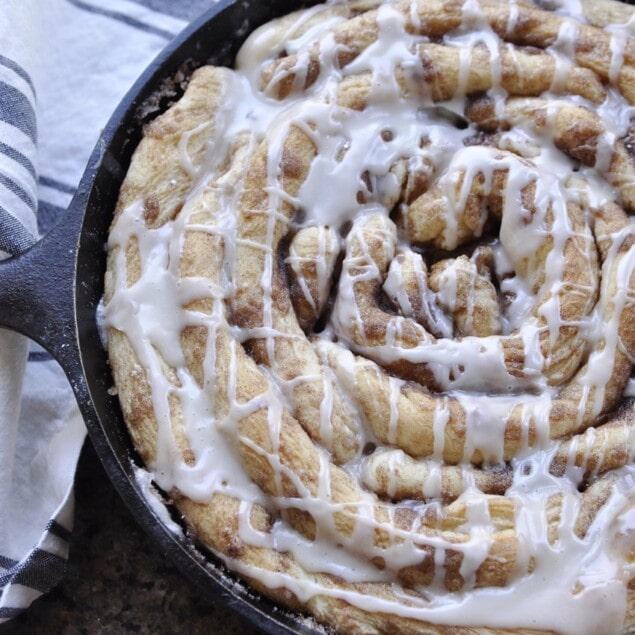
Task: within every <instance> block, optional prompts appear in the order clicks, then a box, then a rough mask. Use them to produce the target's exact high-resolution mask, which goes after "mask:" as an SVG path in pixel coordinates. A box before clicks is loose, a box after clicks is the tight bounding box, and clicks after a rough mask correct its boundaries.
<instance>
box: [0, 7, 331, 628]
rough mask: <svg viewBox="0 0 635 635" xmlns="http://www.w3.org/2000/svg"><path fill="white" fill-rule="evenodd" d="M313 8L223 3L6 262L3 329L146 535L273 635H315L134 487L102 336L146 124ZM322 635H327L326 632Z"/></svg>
mask: <svg viewBox="0 0 635 635" xmlns="http://www.w3.org/2000/svg"><path fill="white" fill-rule="evenodd" d="M315 3H316V0H310V1H309V2H304V3H303V2H301V0H221V1H220V2H219V3H218V4H217V5H215V6H214V7H213V8H212V9H211V10H210V11H208V12H207V13H206V14H204V15H203V16H202V17H201V18H199V19H198V20H197V21H195V22H193V23H192V24H191V25H190V26H189V27H188V28H186V29H185V31H183V33H181V35H179V36H178V37H177V38H176V39H175V40H174V41H173V42H172V43H171V44H170V45H168V46H167V47H166V48H165V49H164V50H163V52H162V53H161V54H160V55H159V56H158V57H157V58H156V60H155V61H154V62H153V63H152V64H151V65H150V66H149V67H148V68H147V69H146V70H145V72H144V73H143V75H142V76H141V77H140V78H139V80H138V81H137V82H136V83H135V85H134V86H133V87H132V89H131V90H130V91H129V92H128V94H127V95H126V97H125V98H124V99H123V101H122V102H121V104H120V105H119V107H118V108H117V110H116V111H115V112H114V114H113V116H112V117H111V119H110V121H109V122H108V124H107V125H106V127H105V129H104V131H103V134H102V135H101V137H100V139H99V141H98V143H97V145H96V147H95V149H94V151H93V153H92V156H91V158H90V160H89V163H88V166H87V168H86V171H85V172H84V175H83V177H82V180H81V182H80V185H79V187H78V189H77V193H76V194H75V197H74V198H73V200H72V202H71V204H70V206H69V209H68V211H67V213H66V215H65V217H64V218H63V220H62V221H61V222H60V223H59V224H58V225H57V226H56V227H54V228H53V229H52V230H51V232H50V233H49V234H47V235H46V236H45V237H44V238H43V239H42V240H41V241H40V242H39V243H37V244H36V245H35V246H34V247H32V248H31V249H30V250H28V251H27V252H25V253H24V254H21V255H20V256H18V257H16V258H12V259H10V260H6V261H3V262H2V263H0V327H6V328H9V329H11V330H14V331H18V332H20V333H23V334H24V335H27V336H29V337H30V338H32V339H33V340H35V341H36V342H38V343H39V344H41V345H42V346H43V347H44V348H45V349H46V350H48V351H49V352H50V353H51V354H52V355H53V356H54V357H55V358H56V359H57V361H58V362H59V363H60V365H61V366H62V368H63V369H64V371H65V372H66V374H67V376H68V378H69V380H70V383H71V386H72V388H73V391H74V393H75V396H76V398H77V402H78V404H79V408H80V410H81V412H82V415H83V417H84V420H85V422H86V426H87V428H88V432H89V435H90V438H91V440H92V442H93V444H94V446H95V448H96V451H97V454H98V455H99V457H100V459H101V461H102V462H103V464H104V467H105V469H106V472H107V473H108V475H109V477H110V479H111V480H112V482H113V484H114V485H115V487H116V488H117V490H118V491H119V493H120V495H121V496H122V498H123V499H124V501H125V502H126V503H127V505H128V507H129V508H130V510H131V511H132V513H133V515H134V516H135V517H136V519H137V520H138V522H139V523H140V524H141V526H142V527H143V529H144V530H145V531H146V532H147V533H148V534H149V535H151V536H152V537H153V538H154V539H155V540H156V542H157V544H158V546H159V548H160V550H161V551H162V552H163V553H164V554H165V555H167V556H168V557H169V558H170V559H171V560H172V561H174V562H175V563H176V565H177V566H178V567H179V568H180V569H181V570H182V572H183V573H184V574H185V575H186V576H187V577H188V578H189V579H190V580H191V581H192V582H193V583H194V584H196V585H198V586H199V587H202V588H204V589H207V590H208V591H209V592H211V593H213V594H214V596H215V597H218V598H219V600H221V601H224V602H225V603H226V604H227V605H228V606H229V607H231V608H232V609H234V610H235V611H237V612H238V613H240V614H241V615H242V616H244V617H245V618H247V619H248V620H249V621H251V622H252V623H253V624H254V625H257V626H258V627H259V628H262V629H264V630H266V631H267V632H268V633H271V634H272V635H282V634H290V633H306V634H309V633H316V632H317V631H316V629H315V628H312V627H310V626H308V625H307V623H306V621H305V620H303V618H302V617H301V616H299V615H297V614H292V613H288V612H286V611H282V610H280V609H279V608H278V607H275V606H274V604H273V603H271V602H269V601H268V600H267V599H266V598H263V597H261V596H258V595H257V594H255V593H254V592H253V591H247V590H246V589H245V588H244V587H243V586H242V585H236V581H235V579H234V578H232V577H231V576H228V575H227V572H226V571H224V570H223V569H222V568H221V567H219V566H217V565H212V564H210V560H213V559H210V558H209V557H204V556H203V555H202V554H201V553H200V552H199V551H197V550H196V549H194V548H193V546H192V543H191V542H190V541H189V540H188V539H186V538H183V537H179V536H175V535H174V534H173V533H170V532H169V531H168V530H167V529H166V528H165V527H164V526H163V525H162V523H161V522H160V521H159V520H158V518H157V516H156V515H155V513H154V512H153V511H152V509H151V507H150V506H149V504H148V503H147V502H146V499H145V497H144V495H143V493H142V491H141V489H140V486H139V485H138V483H137V481H136V480H135V476H134V469H135V461H136V458H135V453H134V449H133V447H132V445H131V441H130V438H129V436H128V433H127V431H126V428H125V425H124V422H123V419H122V415H121V411H120V408H119V403H118V401H117V398H116V397H114V396H112V395H110V394H109V393H108V389H109V388H111V387H112V385H113V380H112V376H111V372H110V368H109V366H108V361H107V355H106V353H105V351H104V349H103V347H102V344H101V341H100V338H99V332H98V329H97V320H96V311H97V307H98V303H99V300H100V297H101V296H102V294H103V277H104V272H105V268H106V253H105V247H104V246H105V243H106V239H107V234H108V228H109V225H110V222H111V220H112V213H113V210H114V208H115V203H116V200H117V196H118V193H119V187H120V185H121V182H122V180H123V178H124V176H125V173H126V170H127V168H128V165H129V163H130V157H131V155H132V152H133V150H134V149H135V147H136V146H137V144H138V143H139V140H140V138H141V128H142V126H143V124H144V123H146V122H147V121H149V120H150V119H152V118H153V117H154V116H156V115H157V114H159V113H160V112H161V111H162V110H165V108H166V107H167V106H168V105H169V104H170V103H171V102H172V101H173V100H174V99H175V98H176V97H178V96H179V94H180V93H181V92H182V83H183V80H184V79H185V78H186V77H187V76H188V75H189V74H191V72H192V71H193V70H194V69H195V68H197V67H198V66H201V65H203V64H205V63H214V64H218V65H227V66H231V64H232V62H233V59H234V56H235V54H236V51H237V50H238V47H239V46H240V44H241V43H242V42H243V41H244V39H245V38H246V36H247V35H248V34H249V33H250V32H251V31H252V30H253V29H254V28H256V27H257V26H259V25H260V24H263V23H264V22H266V21H267V20H269V19H271V18H273V17H276V16H279V15H283V14H285V13H288V12H290V11H292V10H294V9H297V8H299V7H300V6H301V5H303V4H315ZM321 632H322V631H321Z"/></svg>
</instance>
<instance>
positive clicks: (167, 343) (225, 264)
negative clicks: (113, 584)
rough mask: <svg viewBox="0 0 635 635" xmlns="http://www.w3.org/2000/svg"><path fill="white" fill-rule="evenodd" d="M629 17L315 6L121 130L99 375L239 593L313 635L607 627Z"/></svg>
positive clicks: (619, 624)
mask: <svg viewBox="0 0 635 635" xmlns="http://www.w3.org/2000/svg"><path fill="white" fill-rule="evenodd" d="M543 5H544V6H543ZM600 5H601V6H600ZM634 21H635V18H634V17H633V10H632V9H631V8H630V7H628V6H626V5H621V4H618V3H614V2H611V0H602V1H601V3H595V2H592V1H591V0H583V1H582V2H581V3H578V2H571V3H565V2H564V1H560V0H555V1H554V2H536V3H533V2H531V1H529V0H517V1H499V0H384V1H382V0H349V1H340V2H329V3H327V4H325V5H319V6H316V7H313V8H310V9H304V10H301V11H299V12H296V13H293V14H291V15H289V16H286V17H283V18H280V19H278V20H275V21H273V22H271V23H270V24H267V25H265V26H263V27H261V28H260V29H258V30H257V31H256V32H255V33H253V34H252V35H251V36H250V38H249V39H248V41H247V42H246V43H245V44H244V46H243V48H242V49H241V51H240V53H239V55H238V58H237V61H236V68H235V69H233V70H230V69H226V68H215V67H204V68H200V69H199V70H197V71H196V72H195V73H194V74H193V76H192V78H191V81H190V83H189V86H188V88H187V91H186V92H185V95H184V96H183V97H182V99H180V100H179V101H178V102H177V103H175V104H174V105H173V106H172V107H171V108H170V109H169V110H168V111H167V112H165V113H164V114H162V115H161V116H159V117H157V118H156V119H155V120H154V121H152V122H151V123H150V124H149V125H148V126H147V127H146V129H145V134H144V138H143V140H142V142H141V143H140V145H139V147H138V149H137V150H136V153H135V155H134V157H133V160H132V164H131V166H130V169H129V172H128V175H127V177H126V180H125V182H124V185H123V187H122V189H121V193H120V198H119V203H118V206H117V209H116V211H115V218H114V221H113V224H112V229H111V232H110V238H109V245H108V247H109V264H108V271H107V276H106V296H105V315H106V322H107V326H108V332H109V335H108V340H109V351H110V359H111V363H112V368H113V373H114V377H115V382H116V386H117V389H118V393H119V397H120V401H121V406H122V410H123V413H124V417H125V419H126V422H127V425H128V427H129V430H130V434H131V436H132V439H133V441H134V444H135V447H136V448H137V450H138V452H139V455H140V457H141V458H142V460H143V461H144V463H145V466H146V469H147V470H148V471H149V472H150V473H151V475H152V478H153V479H154V481H155V482H156V484H157V486H158V487H159V488H160V489H161V490H162V491H164V492H165V493H166V495H167V496H168V497H169V499H170V500H171V502H172V504H173V505H174V506H175V508H176V509H177V510H178V513H179V514H180V515H181V516H182V518H183V522H184V524H185V526H187V528H188V530H189V531H191V532H192V533H193V534H194V535H195V536H196V538H197V540H199V541H200V542H201V543H203V544H204V545H206V546H207V548H208V549H209V550H210V551H211V552H213V553H214V554H215V555H216V556H217V557H218V558H220V560H221V561H222V562H223V563H225V564H226V565H227V567H228V568H229V569H231V570H232V571H235V572H236V573H237V574H238V575H240V576H242V577H243V578H244V579H245V580H246V581H247V582H248V584H250V585H251V586H253V588H255V589H257V590H259V591H261V592H262V593H264V594H266V595H268V596H270V597H272V598H274V599H275V600H277V601H279V602H280V603H282V604H284V605H286V606H288V607H290V608H292V609H294V610H299V611H303V612H306V613H308V614H310V615H312V616H314V617H315V619H316V620H317V621H318V622H320V623H323V624H324V625H326V626H327V627H329V628H332V629H334V630H335V631H337V632H338V633H386V634H388V633H391V634H392V633H396V632H398V633H456V634H464V633H482V634H485V633H564V634H575V635H580V634H582V633H588V634H601V635H606V634H608V633H619V632H621V631H622V630H623V629H626V628H628V627H629V626H630V625H632V624H634V623H635V617H634V611H635V606H634V598H635V595H634V591H633V589H635V568H634V559H635V466H634V465H633V457H634V456H635V417H634V411H633V399H632V397H631V395H633V394H635V391H634V390H633V382H632V380H631V368H632V364H633V358H634V354H635V249H634V247H633V234H634V228H635V225H634V223H633V220H632V216H631V215H632V214H633V213H635V159H634V155H633V127H632V125H631V117H632V115H633V104H634V103H635V39H632V38H631V32H632V28H631V27H632V25H633V24H634Z"/></svg>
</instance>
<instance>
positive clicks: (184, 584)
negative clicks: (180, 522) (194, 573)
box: [0, 442, 257, 635]
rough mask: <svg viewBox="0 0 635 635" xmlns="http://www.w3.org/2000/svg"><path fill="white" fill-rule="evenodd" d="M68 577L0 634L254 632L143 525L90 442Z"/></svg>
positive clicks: (79, 483) (80, 476) (80, 475)
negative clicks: (183, 571)
mask: <svg viewBox="0 0 635 635" xmlns="http://www.w3.org/2000/svg"><path fill="white" fill-rule="evenodd" d="M75 496H76V503H75V528H74V530H73V536H72V539H71V553H70V557H69V562H68V568H67V573H66V577H65V579H64V580H63V581H62V582H61V583H60V584H59V585H58V586H57V587H56V588H55V589H53V591H51V592H50V593H48V594H46V595H44V596H42V597H41V598H39V599H38V600H36V601H35V602H34V603H33V604H32V605H31V607H30V608H29V609H28V610H27V611H25V612H24V613H22V614H21V615H20V616H18V617H17V618H16V619H14V620H12V621H11V622H8V623H6V624H5V625H3V626H0V635H22V634H24V635H26V634H28V635H38V634H40V633H46V634H47V635H49V634H53V633H55V634H61V635H80V634H82V635H83V634H90V635H94V634H110V633H112V634H115V633H116V634H117V635H119V634H122V635H125V634H128V633H139V634H141V635H146V634H147V635H150V634H152V635H155V634H157V635H160V634H163V633H166V634H167V633H170V634H172V633H176V634H178V633H187V634H188V635H190V634H192V635H198V634H203V633H205V634H206V635H208V634H212V633H213V634H216V633H218V634H223V635H225V634H227V635H247V634H251V633H256V632H257V631H256V629H254V628H253V627H252V626H251V625H250V624H247V623H245V622H244V621H242V619H240V618H239V617H238V616H236V615H235V614H234V613H232V612H230V611H229V610H228V609H226V608H225V607H224V606H222V604H216V603H215V602H214V598H210V597H206V596H205V595H204V594H203V592H202V591H200V590H199V589H197V588H196V587H195V586H194V585H193V584H192V583H191V582H190V581H189V580H187V579H186V578H185V577H184V576H183V575H182V574H181V573H180V572H179V571H178V570H177V569H176V568H175V567H174V566H173V565H172V564H171V563H170V562H168V561H167V560H166V559H165V558H164V557H163V556H162V555H161V554H160V553H159V552H158V550H157V549H156V548H155V547H154V544H153V543H152V542H151V541H150V539H149V538H147V537H146V536H145V534H144V533H143V532H142V530H141V529H140V527H139V526H138V524H137V523H136V521H135V520H134V518H133V517H132V515H131V513H130V512H129V511H128V509H127V507H126V506H125V505H124V503H123V502H122V500H121V499H120V498H119V495H118V494H117V493H116V491H115V489H114V487H113V486H112V485H111V483H110V481H109V480H108V477H107V476H106V474H105V472H104V469H103V468H102V466H101V463H100V462H99V459H98V458H97V456H96V454H95V451H94V450H93V448H92V445H91V444H90V442H87V443H86V444H85V446H84V449H83V451H82V455H81V458H80V461H79V466H78V470H77V479H76V493H75Z"/></svg>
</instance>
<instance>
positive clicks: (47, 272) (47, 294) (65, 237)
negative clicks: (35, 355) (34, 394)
mask: <svg viewBox="0 0 635 635" xmlns="http://www.w3.org/2000/svg"><path fill="white" fill-rule="evenodd" d="M84 200H85V196H83V195H82V193H78V194H77V195H76V196H75V198H74V199H73V201H72V202H71V204H70V206H69V209H68V210H67V212H66V213H65V215H64V216H63V217H62V219H61V220H60V221H59V222H58V224H57V225H56V226H55V227H53V229H51V231H50V232H49V233H48V234H47V235H46V236H44V238H42V239H41V240H40V241H39V242H37V243H35V244H34V245H33V246H32V247H30V248H29V249H28V250H27V251H25V252H23V253H21V254H19V255H18V256H15V257H13V258H10V259H8V260H3V261H1V262H0V327H5V328H8V329H10V330H12V331H16V332H18V333H22V334H23V335H26V336H28V337H30V338H31V339H33V340H35V341H36V342H37V343H38V344H40V345H41V346H43V347H44V348H45V349H46V350H47V351H48V352H49V353H51V355H53V357H55V358H56V359H57V361H58V362H59V363H60V365H61V366H62V368H63V369H64V370H65V371H66V374H67V375H69V376H76V372H77V370H80V361H79V349H78V341H77V312H76V303H75V275H76V269H77V249H78V240H79V230H80V227H81V222H82V217H83V203H84Z"/></svg>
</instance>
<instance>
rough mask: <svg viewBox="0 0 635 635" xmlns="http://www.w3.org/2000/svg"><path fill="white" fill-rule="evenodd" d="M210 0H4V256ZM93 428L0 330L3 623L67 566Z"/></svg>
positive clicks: (23, 242)
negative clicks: (81, 464)
mask: <svg viewBox="0 0 635 635" xmlns="http://www.w3.org/2000/svg"><path fill="white" fill-rule="evenodd" d="M213 2H214V0H185V1H181V2H173V1H172V0H134V1H132V0H46V2H42V1H41V0H5V1H4V2H3V3H2V9H1V10H0V258H8V257H11V256H17V255H19V254H20V253H21V252H22V251H24V250H25V249H28V248H29V247H30V246H31V245H32V244H33V243H34V242H35V241H36V240H37V239H38V237H40V236H41V235H43V234H44V233H46V232H47V231H48V230H49V229H50V228H51V227H52V226H53V225H54V224H55V223H56V222H57V220H58V219H59V218H60V216H61V215H62V214H63V213H64V210H65V209H66V207H67V206H68V203H69V202H70V200H71V198H72V196H73V194H74V192H75V188H76V187H77V185H78V183H79V180H80V177H81V175H82V172H83V169H84V166H85V165H86V163H87V161H88V158H89V155H90V153H91V151H92V148H93V146H94V145H95V143H96V141H97V138H98V136H99V133H100V130H101V128H102V127H103V126H104V124H105V123H106V121H107V120H108V117H109V115H110V113H111V112H112V111H113V110H114V108H115V106H116V105H117V102H118V101H119V100H120V99H121V97H123V95H124V94H125V92H126V91H127V90H128V88H129V87H130V86H131V85H132V83H133V82H134V80H135V79H136V77H137V76H138V75H139V74H140V73H141V72H142V70H143V69H144V67H145V66H146V65H147V64H148V63H149V62H150V61H151V60H152V59H153V58H154V56H155V55H156V54H157V53H158V52H159V51H160V49H161V48H162V47H163V46H164V45H165V44H166V43H167V42H169V41H170V39H171V38H172V37H173V36H174V35H176V34H177V33H178V32H179V31H180V30H181V29H182V28H183V27H184V26H185V25H186V24H187V22H189V21H190V20H192V19H193V18H195V17H196V16H198V15H199V14H200V13H201V12H203V11H204V10H205V9H206V8H208V7H209V6H210V5H211V4H212V3H213ZM84 438H85V428H84V425H83V423H82V421H81V418H80V416H79V412H78V409H77V406H76V405H75V402H74V398H73V396H72V393H71V390H70V387H69V385H68V383H67V381H66V379H65V378H64V376H63V374H62V371H61V370H60V368H59V366H58V365H57V363H56V362H55V361H53V360H52V359H51V358H50V356H49V355H48V354H47V353H46V352H45V351H43V350H41V349H39V348H37V347H36V345H35V344H32V343H29V342H28V341H26V339H25V338H24V337H22V336H19V335H16V334H14V333H10V332H8V331H3V330H0V623H1V622H4V621H7V620H9V619H11V618H12V617H14V616H15V615H17V614H18V613H20V612H21V611H23V610H24V609H26V608H27V607H28V606H29V605H30V604H31V602H32V601H33V600H34V599H35V598H37V597H38V596H39V595H41V594H42V593H45V592H46V591H48V590H49V589H50V588H51V587H52V586H54V585H55V584H56V583H57V582H58V581H59V580H60V578H61V577H62V576H63V574H64V568H65V562H66V558H67V555H68V547H69V538H70V532H71V529H72V522H73V494H72V489H73V477H74V473H75V467H76V464H77V458H78V455H79V450H80V448H81V445H82V443H83V441H84Z"/></svg>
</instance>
